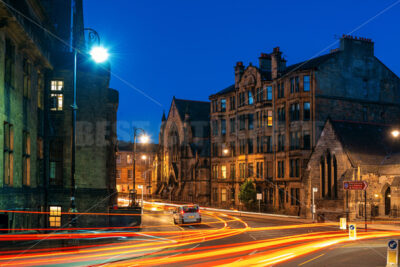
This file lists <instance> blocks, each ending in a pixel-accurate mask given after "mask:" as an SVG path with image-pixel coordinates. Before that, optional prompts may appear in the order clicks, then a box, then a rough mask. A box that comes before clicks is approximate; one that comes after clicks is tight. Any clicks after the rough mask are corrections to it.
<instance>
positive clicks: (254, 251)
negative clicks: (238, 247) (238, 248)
mask: <svg viewBox="0 0 400 267" xmlns="http://www.w3.org/2000/svg"><path fill="white" fill-rule="evenodd" d="M256 252H257V249H256V250H253V251H252V252H251V253H249V255H250V256H251V255H253V254H255V253H256Z"/></svg>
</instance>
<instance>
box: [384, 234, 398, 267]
mask: <svg viewBox="0 0 400 267" xmlns="http://www.w3.org/2000/svg"><path fill="white" fill-rule="evenodd" d="M394 266H396V267H398V266H399V240H390V241H389V242H388V248H387V262H386V267H394Z"/></svg>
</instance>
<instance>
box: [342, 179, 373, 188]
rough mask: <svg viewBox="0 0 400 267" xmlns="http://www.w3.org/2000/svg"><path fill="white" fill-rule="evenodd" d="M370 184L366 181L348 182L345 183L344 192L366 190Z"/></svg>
mask: <svg viewBox="0 0 400 267" xmlns="http://www.w3.org/2000/svg"><path fill="white" fill-rule="evenodd" d="M367 187H368V183H367V182H366V181H348V182H343V189H344V190H366V189H367Z"/></svg>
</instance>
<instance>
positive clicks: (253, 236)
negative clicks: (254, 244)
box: [249, 234, 257, 240]
mask: <svg viewBox="0 0 400 267" xmlns="http://www.w3.org/2000/svg"><path fill="white" fill-rule="evenodd" d="M249 236H250V237H251V238H253V239H254V240H257V238H255V237H254V236H252V235H251V234H249Z"/></svg>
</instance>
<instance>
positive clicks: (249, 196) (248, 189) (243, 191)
mask: <svg viewBox="0 0 400 267" xmlns="http://www.w3.org/2000/svg"><path fill="white" fill-rule="evenodd" d="M256 197H257V193H256V189H255V188H254V184H253V182H252V181H251V180H246V181H244V183H243V184H242V185H241V186H240V193H239V199H240V201H241V202H242V203H244V204H245V205H246V207H247V208H250V207H251V206H252V204H253V203H255V201H256Z"/></svg>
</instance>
